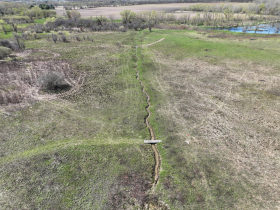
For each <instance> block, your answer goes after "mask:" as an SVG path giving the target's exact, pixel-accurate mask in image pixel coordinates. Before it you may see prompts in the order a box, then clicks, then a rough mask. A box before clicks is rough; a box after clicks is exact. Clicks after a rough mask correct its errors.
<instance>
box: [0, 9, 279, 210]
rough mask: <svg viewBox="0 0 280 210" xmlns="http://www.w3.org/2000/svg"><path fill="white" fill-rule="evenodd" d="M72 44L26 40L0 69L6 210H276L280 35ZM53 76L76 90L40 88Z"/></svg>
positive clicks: (1, 185) (162, 36)
mask: <svg viewBox="0 0 280 210" xmlns="http://www.w3.org/2000/svg"><path fill="white" fill-rule="evenodd" d="M147 6H149V5H147ZM159 6H162V5H159ZM180 7H181V6H180ZM97 9H100V8H97ZM112 9H113V8H112ZM81 11H82V10H81ZM99 15H100V14H99ZM102 15H104V14H102ZM70 36H72V35H70ZM70 36H69V35H67V37H68V42H61V41H59V42H57V43H54V42H53V41H51V40H48V39H47V38H46V37H44V36H43V35H42V38H40V39H31V38H30V39H28V40H27V41H25V44H26V50H25V52H22V53H17V54H16V55H17V56H18V59H17V60H15V61H10V62H6V63H5V62H2V63H1V64H0V75H1V77H0V79H1V80H0V82H1V83H0V84H1V86H0V94H1V95H0V102H1V105H0V116H1V117H0V130H1V133H0V146H1V151H0V206H1V208H3V209H17V208H19V209H133V208H134V209H174V210H175V209H278V208H279V207H280V203H279V200H280V197H279V195H280V190H279V189H280V186H279V185H280V184H279V178H280V177H279V174H280V165H279V153H280V142H279V139H280V131H279V123H280V122H279V121H280V106H279V105H280V104H279V97H280V89H279V88H280V86H279V82H280V77H279V67H280V59H279V57H280V39H279V38H280V36H279V35H259V34H250V35H249V34H243V33H231V32H223V31H222V32H221V31H190V30H180V31H176V30H158V29H153V30H152V32H149V31H148V30H143V31H140V32H139V31H127V32H91V33H88V32H82V33H76V34H75V36H80V39H79V40H80V41H78V40H77V39H70ZM83 36H84V37H87V36H88V37H90V39H86V38H84V39H83ZM91 39H93V41H90V40H91ZM135 46H139V47H138V48H137V49H136V48H135ZM136 54H137V55H136ZM53 70H56V71H58V72H60V73H61V74H63V75H64V76H65V79H66V82H67V84H68V85H69V86H70V87H71V89H69V90H66V91H65V92H61V93H59V94H53V93H45V92H42V91H41V90H40V89H39V88H38V86H37V84H36V83H37V80H38V78H40V75H42V74H43V73H44V72H48V71H53ZM137 70H139V74H138V75H139V79H140V80H141V81H142V83H143V85H144V86H145V91H146V92H147V94H148V95H149V97H150V107H149V110H150V111H151V113H152V114H151V117H150V118H149V124H150V125H151V126H152V128H153V131H154V134H155V137H156V139H160V140H162V143H160V144H157V149H158V150H159V154H160V171H159V180H158V182H157V184H156V185H154V187H152V183H153V179H154V175H155V174H154V167H155V160H154V153H153V150H152V148H151V146H150V145H144V144H143V140H145V139H150V133H149V129H148V128H147V125H146V124H145V119H146V117H147V111H146V109H145V108H146V107H147V105H148V104H147V98H146V95H145V94H144V93H143V89H142V88H143V86H142V85H141V84H140V82H139V80H138V79H137V78H138V77H137ZM3 78H5V79H3Z"/></svg>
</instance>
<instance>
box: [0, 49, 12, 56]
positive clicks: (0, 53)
mask: <svg viewBox="0 0 280 210" xmlns="http://www.w3.org/2000/svg"><path fill="white" fill-rule="evenodd" d="M11 52H12V51H11V49H9V48H7V47H0V59H3V58H5V57H6V56H8V55H10V54H11Z"/></svg>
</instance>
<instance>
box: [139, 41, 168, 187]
mask: <svg viewBox="0 0 280 210" xmlns="http://www.w3.org/2000/svg"><path fill="white" fill-rule="evenodd" d="M162 40H164V38H162V39H160V40H159V41H157V42H154V43H151V44H147V45H139V46H135V55H136V57H137V61H136V68H135V69H136V70H137V80H138V81H139V82H140V84H141V86H142V87H143V89H142V91H143V92H144V93H145V95H146V101H147V103H148V106H146V110H147V112H148V116H147V117H146V119H145V123H146V125H147V127H148V129H149V131H150V139H151V140H156V136H155V132H154V130H153V127H152V126H151V125H150V123H149V118H150V117H151V115H152V112H151V111H150V109H149V108H150V106H151V103H150V96H149V94H148V93H147V91H146V90H145V85H144V84H143V82H142V81H141V79H140V78H139V70H138V69H137V68H138V61H139V60H140V58H139V57H138V55H137V48H138V47H145V46H151V45H153V44H156V43H158V42H161V41H162ZM152 149H153V151H154V155H155V170H154V182H153V187H154V186H155V185H156V184H157V182H158V179H159V169H160V154H159V151H158V149H157V147H156V144H152Z"/></svg>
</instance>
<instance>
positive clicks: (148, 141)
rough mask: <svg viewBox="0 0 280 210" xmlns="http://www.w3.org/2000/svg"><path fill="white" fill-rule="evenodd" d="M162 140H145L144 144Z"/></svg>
mask: <svg viewBox="0 0 280 210" xmlns="http://www.w3.org/2000/svg"><path fill="white" fill-rule="evenodd" d="M161 142H162V141H161V140H144V144H157V143H161Z"/></svg>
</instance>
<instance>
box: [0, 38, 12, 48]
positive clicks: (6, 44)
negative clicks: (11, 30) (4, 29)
mask: <svg viewBox="0 0 280 210" xmlns="http://www.w3.org/2000/svg"><path fill="white" fill-rule="evenodd" d="M0 46H3V47H7V48H10V49H12V50H15V49H16V46H15V44H14V43H12V42H10V41H9V40H8V39H2V40H1V41H0Z"/></svg>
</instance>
